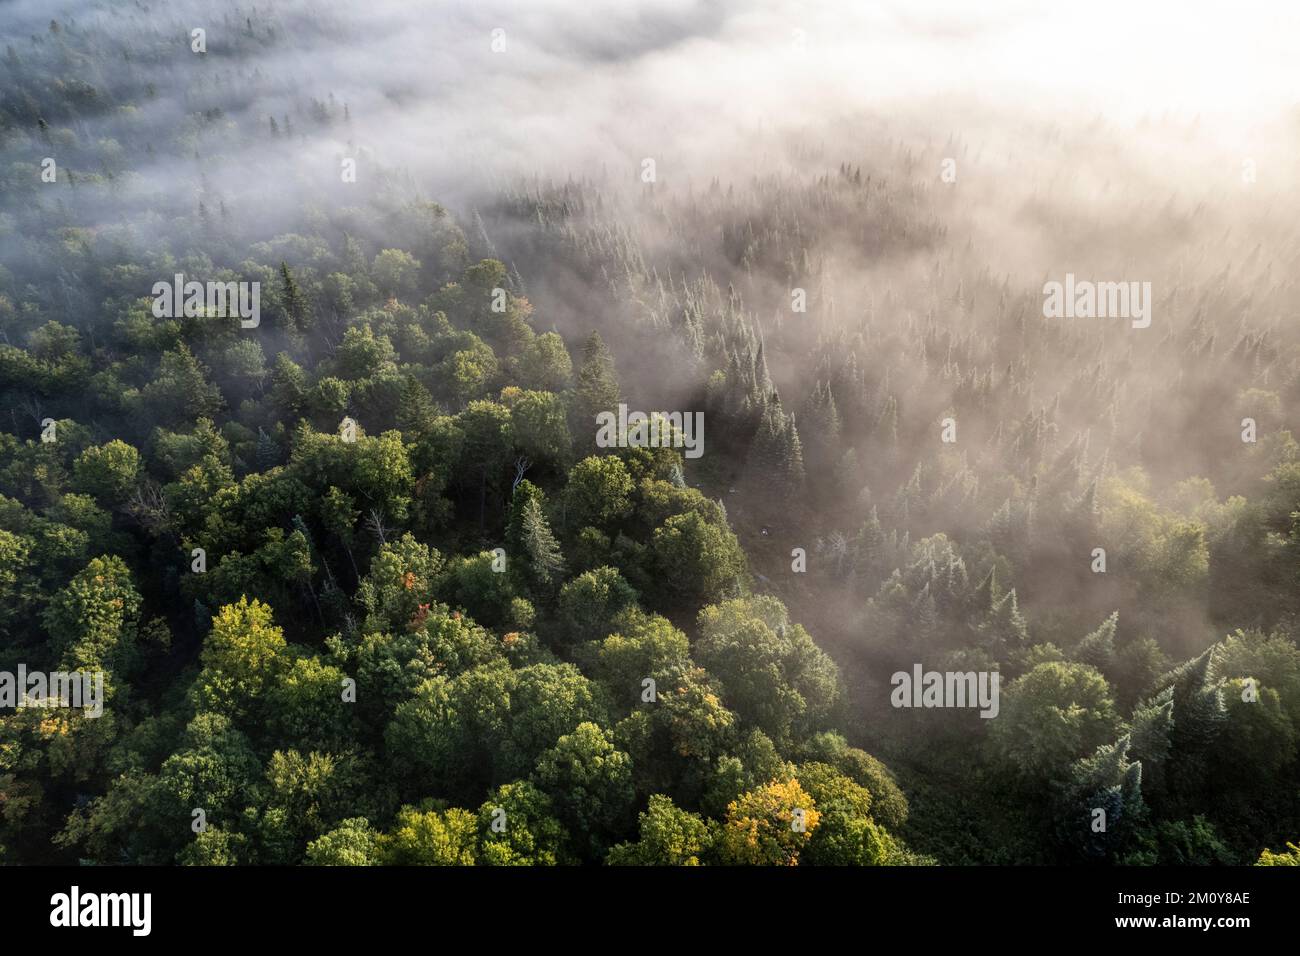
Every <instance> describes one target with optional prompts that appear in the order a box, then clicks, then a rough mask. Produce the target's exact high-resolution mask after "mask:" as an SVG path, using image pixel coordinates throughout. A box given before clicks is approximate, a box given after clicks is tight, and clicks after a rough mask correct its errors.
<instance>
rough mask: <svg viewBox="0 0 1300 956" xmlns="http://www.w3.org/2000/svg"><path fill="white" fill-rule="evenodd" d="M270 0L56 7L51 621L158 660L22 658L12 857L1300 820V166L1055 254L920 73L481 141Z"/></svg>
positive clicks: (31, 33) (12, 395)
mask: <svg viewBox="0 0 1300 956" xmlns="http://www.w3.org/2000/svg"><path fill="white" fill-rule="evenodd" d="M218 7H219V9H220V10H221V13H220V15H210V16H208V18H207V19H206V20H204V21H202V22H205V23H207V24H208V26H207V31H206V49H205V50H203V51H199V52H196V51H195V50H194V49H193V47H192V43H193V42H194V41H193V39H192V35H191V26H192V21H193V22H199V21H195V20H194V18H193V16H190V15H189V13H190V11H188V10H187V11H186V13H185V14H181V13H177V14H175V15H174V16H173V15H171V14H168V13H166V12H164V11H163V10H162V9H161V8H159V9H153V8H147V7H146V6H145V5H141V4H136V5H133V6H131V7H122V8H120V9H115V12H114V15H113V19H112V25H111V26H110V18H108V17H107V16H105V15H104V14H103V12H102V11H98V10H88V11H87V12H86V13H85V15H84V16H82V17H81V18H78V17H77V16H73V15H66V16H56V17H55V18H54V19H51V18H50V17H49V16H48V15H46V14H45V13H44V12H41V11H39V10H36V8H34V7H30V6H23V7H20V8H18V9H17V11H16V12H15V13H14V15H13V20H12V24H13V26H14V29H11V30H10V31H8V32H7V35H6V37H5V39H4V43H5V46H6V48H5V50H4V54H3V57H0V197H2V198H0V671H6V672H16V671H17V670H18V668H19V667H20V666H23V667H25V668H27V669H28V670H32V671H44V672H58V671H67V672H73V671H88V672H102V673H103V674H104V680H105V694H106V700H105V701H104V707H103V716H102V717H99V718H95V719H91V718H87V717H85V716H84V715H83V714H81V713H79V712H76V711H72V710H68V711H60V710H53V709H42V708H36V707H25V708H14V709H0V863H5V864H44V863H76V862H86V863H96V864H121V863H127V864H155V863H182V864H312V865H378V864H439V865H470V864H480V865H520V864H544V865H556V864H578V863H592V864H621V865H647V864H668V865H695V864H705V865H735V864H746V865H789V864H799V865H871V866H875V865H932V864H993V863H1016V864H1041V863H1071V864H1087V863H1114V864H1137V865H1151V864H1173V863H1194V864H1212V863H1234V864H1243V863H1246V864H1248V863H1254V862H1256V861H1261V862H1266V863H1291V864H1295V863H1297V862H1300V851H1297V850H1296V849H1295V847H1293V846H1291V847H1290V848H1289V849H1288V847H1289V844H1290V843H1295V842H1300V762H1298V760H1297V736H1298V735H1300V650H1298V649H1297V644H1296V640H1297V635H1298V634H1300V618H1298V616H1297V615H1298V612H1300V445H1298V444H1297V442H1296V440H1295V439H1294V438H1293V434H1294V433H1295V432H1297V430H1300V420H1297V408H1300V331H1298V329H1297V325H1296V322H1295V306H1296V302H1297V295H1298V291H1297V288H1296V279H1295V276H1296V274H1297V267H1298V266H1300V239H1298V237H1297V234H1296V226H1295V222H1296V220H1295V216H1294V212H1295V208H1294V197H1291V199H1290V204H1289V205H1288V204H1284V203H1281V202H1279V201H1278V197H1277V194H1264V195H1257V196H1256V197H1254V198H1252V199H1250V200H1243V201H1242V203H1241V204H1239V205H1237V206H1230V205H1228V204H1226V203H1225V202H1222V201H1220V202H1216V201H1215V196H1214V194H1213V192H1212V191H1211V192H1210V193H1207V194H1199V193H1196V192H1195V191H1192V190H1182V191H1179V190H1176V189H1173V188H1170V189H1169V190H1168V191H1167V192H1162V193H1160V194H1159V196H1158V197H1156V198H1154V199H1147V198H1142V199H1139V198H1138V192H1139V191H1140V189H1139V187H1137V186H1133V185H1127V186H1125V185H1116V186H1114V187H1113V190H1112V191H1109V192H1107V194H1106V196H1105V198H1101V197H1100V196H1097V195H1094V196H1092V199H1091V200H1090V202H1089V203H1079V204H1076V200H1078V198H1079V196H1081V195H1083V193H1084V192H1086V191H1087V190H1088V189H1090V188H1091V187H1090V186H1087V185H1084V184H1080V183H1078V182H1074V181H1071V182H1070V183H1068V184H1067V185H1066V186H1063V187H1062V191H1061V192H1058V193H1054V194H1052V195H1051V196H1049V195H1047V194H1046V193H1044V192H1032V194H1031V195H1030V196H1029V197H1028V198H1022V199H1021V200H1018V201H1017V203H1015V204H1014V205H1015V208H1016V210H1017V215H1016V216H1015V217H1014V219H1015V221H1016V223H1017V226H1016V228H1017V229H1020V230H1023V232H1024V235H1025V236H1026V237H1027V238H1026V239H1025V245H1026V246H1028V247H1035V248H1037V249H1038V250H1039V251H1040V252H1042V251H1043V250H1047V251H1046V252H1043V255H1044V256H1045V257H1047V258H1050V257H1051V255H1052V254H1054V253H1055V254H1059V255H1058V257H1057V259H1055V260H1053V261H1059V262H1061V263H1064V265H1062V266H1061V267H1060V268H1056V269H1053V271H1052V273H1051V275H1049V276H1046V277H1044V276H1041V275H1039V274H1038V272H1036V271H1035V269H1036V268H1037V266H1038V265H1039V264H1040V262H1041V261H1042V260H1039V259H1034V260H1032V261H1033V266H1029V265H1025V264H1024V263H1019V262H1018V263H1014V264H1013V263H1011V262H1009V261H1008V259H1009V257H1008V256H1005V255H1003V254H1001V253H999V252H998V251H997V250H993V249H990V248H989V247H988V245H987V240H988V236H987V234H986V233H985V232H984V231H982V227H980V226H979V225H978V223H977V220H978V218H979V214H980V211H981V210H982V209H985V204H987V205H989V206H995V205H999V200H998V199H997V198H992V197H990V196H989V194H988V193H986V194H984V196H983V198H981V199H980V200H979V202H978V203H975V202H972V201H970V200H969V199H965V198H962V196H960V195H958V194H957V193H956V191H955V190H954V189H952V188H949V184H946V183H945V182H944V181H943V180H942V179H941V178H940V175H939V170H940V168H941V162H942V160H943V159H944V158H945V157H950V156H955V157H957V161H958V162H959V163H962V164H963V168H968V167H966V166H965V165H964V164H967V163H969V164H970V167H973V168H975V169H978V168H979V163H980V161H981V159H980V157H981V155H982V153H981V152H980V150H978V149H976V148H974V147H971V146H969V145H967V144H966V143H965V142H963V141H962V138H961V137H960V136H959V135H955V136H954V137H952V138H950V139H949V140H948V141H946V142H945V141H943V140H937V141H936V140H933V139H925V138H912V137H909V136H908V135H907V133H906V132H905V131H903V130H901V129H898V128H896V127H893V126H891V125H890V124H888V123H884V122H880V123H878V124H875V125H872V126H870V128H869V131H868V132H869V138H870V139H871V146H870V148H869V149H860V150H848V149H845V150H843V151H841V150H840V148H839V146H838V144H837V143H834V142H832V143H831V144H823V143H822V142H821V141H817V144H814V143H812V142H809V141H808V140H807V139H798V140H794V141H784V140H780V139H776V138H773V139H765V140H763V145H764V149H767V150H769V151H770V152H772V153H775V154H777V155H778V156H779V157H780V158H779V161H777V160H771V161H769V160H768V159H764V160H763V161H762V162H761V163H760V162H759V161H757V160H756V161H755V165H754V166H753V168H731V169H729V170H723V171H716V172H715V174H714V175H710V176H707V177H700V178H694V177H688V176H685V175H682V176H678V177H676V178H674V176H673V174H672V172H671V169H672V167H671V164H670V163H667V162H665V163H663V164H661V169H663V170H664V174H663V176H662V177H661V178H660V179H659V180H657V181H655V180H654V177H651V181H647V179H646V177H645V176H644V175H643V168H637V167H632V168H629V169H628V170H626V171H611V170H609V169H601V168H596V167H594V166H593V168H589V169H578V170H574V171H573V174H572V175H571V176H569V177H568V178H565V177H562V176H557V177H550V176H540V175H530V174H529V171H528V170H525V169H516V170H514V171H513V173H514V174H513V175H509V176H501V177H497V176H495V175H493V176H483V177H482V178H475V179H472V180H470V179H468V178H467V179H466V180H465V181H455V182H452V181H449V180H446V179H445V178H444V177H441V176H440V175H423V174H422V172H421V170H420V168H418V167H417V166H414V165H408V164H405V163H403V162H398V161H389V160H388V159H387V158H386V156H385V154H384V152H383V148H382V143H383V141H382V140H380V139H378V138H376V133H375V132H374V128H375V126H376V125H379V126H383V127H386V128H387V127H391V124H392V123H393V119H392V117H391V115H390V114H385V115H386V117H387V118H386V119H385V120H384V122H383V123H380V124H374V123H372V124H369V125H367V124H366V113H365V111H364V110H363V109H361V108H357V107H354V106H353V105H352V103H351V102H350V101H349V98H348V97H347V96H345V95H343V94H340V93H336V92H335V90H336V89H338V88H339V87H341V86H345V85H346V83H345V81H344V80H342V79H340V80H339V87H329V86H321V87H320V88H315V87H314V86H311V84H309V83H308V82H307V81H305V80H303V81H301V82H300V81H299V80H298V79H297V78H295V76H294V69H293V68H292V67H291V66H286V65H285V64H286V63H293V62H296V61H294V60H293V57H295V56H301V55H303V52H302V51H303V50H304V49H306V48H308V47H310V45H311V43H312V42H313V41H314V40H315V38H316V37H317V36H318V35H328V34H330V31H331V29H333V28H334V27H335V26H336V24H334V23H333V22H332V21H331V20H330V19H329V18H322V19H321V20H319V21H318V20H317V19H315V18H314V17H312V16H311V14H310V11H304V10H303V9H301V8H299V7H297V6H294V5H286V6H285V7H284V8H283V10H282V11H280V12H277V10H276V8H275V7H274V6H272V7H270V8H269V12H268V11H267V10H262V9H260V8H259V9H254V8H252V7H249V8H243V7H237V6H235V5H226V4H220V5H218ZM487 37H488V34H487V33H486V31H485V32H484V39H483V42H484V44H486V43H487ZM385 96H386V98H387V99H388V100H389V101H391V103H395V104H396V106H393V107H392V108H393V109H395V110H398V111H399V114H400V110H401V109H402V104H403V103H404V102H405V101H404V100H403V99H402V95H401V91H392V90H388V91H385ZM387 132H388V134H389V135H394V130H393V129H391V128H388V129H387ZM1061 135H1062V136H1064V135H1065V134H1061ZM1096 135H1097V136H1098V137H1101V138H1105V137H1108V136H1111V135H1113V134H1112V132H1110V131H1106V130H1102V131H1100V132H1098V133H1097V134H1096ZM47 159H49V160H53V165H52V166H51V165H50V164H49V163H47V162H45V161H46V160H47ZM349 161H351V164H352V165H351V166H349ZM1010 178H1012V179H1013V180H1014V179H1015V178H1016V177H1015V176H1014V175H1011V177H1010ZM1026 178H1027V179H1032V175H1031V174H1029V173H1026ZM1117 179H1118V177H1117ZM959 182H964V180H959ZM443 185H446V188H447V193H448V195H442V194H441V193H440V191H439V187H440V186H443ZM999 188H1002V187H999ZM1141 188H1142V189H1144V188H1145V187H1141ZM1142 195H1143V197H1146V196H1147V194H1146V193H1145V192H1143V193H1142ZM1062 196H1068V197H1070V198H1069V199H1068V200H1067V199H1064V198H1062ZM1125 199H1131V200H1133V202H1132V203H1131V204H1130V205H1129V207H1128V211H1127V212H1126V213H1125V214H1124V218H1123V221H1122V227H1123V228H1122V230H1111V229H1110V227H1117V226H1118V225H1120V220H1119V219H1118V216H1119V214H1118V213H1117V212H1116V210H1117V209H1118V208H1119V206H1120V205H1121V203H1122V202H1123V201H1124V200H1125ZM1006 205H1007V208H1010V207H1011V205H1012V204H1011V203H1010V202H1009V201H1007V203H1006ZM1009 218H1011V217H1009ZM1066 236H1068V238H1063V237H1066ZM1047 237H1051V238H1047ZM1135 261H1136V262H1140V263H1141V265H1140V267H1139V271H1138V273H1137V274H1140V275H1141V276H1142V277H1144V278H1147V279H1150V280H1151V282H1152V285H1153V287H1154V288H1155V289H1156V293H1155V305H1154V314H1155V319H1154V321H1153V322H1152V324H1151V326H1150V327H1149V328H1137V327H1130V324H1129V323H1128V321H1127V320H1123V319H1119V320H1115V319H1099V320H1094V321H1088V320H1080V321H1079V322H1076V323H1073V324H1072V323H1068V322H1059V321H1057V322H1053V321H1051V320H1048V319H1045V318H1044V313H1043V308H1042V306H1043V293H1042V289H1043V282H1044V281H1045V279H1046V278H1059V277H1061V276H1062V275H1064V273H1065V271H1066V266H1069V268H1070V269H1072V270H1073V271H1075V272H1079V273H1080V274H1083V273H1087V272H1088V271H1089V269H1092V270H1093V271H1094V272H1096V271H1101V272H1102V273H1104V271H1105V269H1107V268H1111V267H1113V265H1114V264H1115V263H1117V262H1128V263H1131V262H1135ZM177 275H179V276H182V277H183V280H181V281H184V280H197V281H199V282H202V283H208V282H217V283H226V282H231V283H245V284H252V283H256V284H257V287H258V288H259V289H260V315H259V316H258V317H257V319H258V321H256V323H255V324H253V325H251V326H250V325H249V323H248V321H241V318H244V319H247V317H246V316H243V317H241V315H239V314H237V313H236V312H235V311H234V310H233V309H230V308H226V309H213V308H210V307H209V306H207V305H204V306H202V307H196V308H194V309H182V308H180V307H179V306H178V307H177V308H175V309H172V310H171V311H172V312H173V313H174V314H171V315H159V309H158V304H157V301H156V300H157V297H158V296H157V293H156V292H155V291H153V290H154V289H155V285H156V284H157V283H160V282H161V283H168V284H170V283H172V281H173V278H174V277H176V276H177ZM795 303H798V304H795ZM801 306H802V307H801ZM187 313H188V314H187ZM620 404H624V405H626V406H628V407H630V408H632V409H640V410H643V411H644V412H647V413H649V412H654V411H655V410H660V409H663V410H669V411H680V412H686V413H694V412H700V413H702V416H703V419H702V420H703V423H704V430H703V433H702V434H703V438H702V449H703V453H702V454H701V455H700V456H699V457H698V458H695V457H691V456H688V455H686V454H684V451H685V449H684V448H683V447H681V445H680V443H678V446H677V447H673V444H672V443H671V442H665V443H663V446H662V447H603V445H604V444H605V443H601V442H598V427H597V422H598V421H599V416H600V415H601V414H602V413H607V412H614V413H617V410H618V408H619V406H620ZM1247 421H1249V422H1250V425H1249V426H1247V424H1246V423H1247ZM1247 432H1249V435H1247ZM678 437H680V436H678ZM1099 550H1100V551H1101V552H1102V556H1101V558H1100V566H1099V564H1098V562H1099V558H1098V551H1099ZM915 665H920V666H922V667H923V668H924V669H926V670H938V671H951V672H978V673H983V674H995V675H999V676H1000V679H1001V689H1002V694H1001V700H1000V708H999V709H998V711H997V713H996V714H995V715H994V716H993V717H992V718H991V719H983V718H982V717H981V715H980V714H979V713H978V712H977V711H975V710H972V709H938V710H929V709H911V708H908V707H902V708H900V707H899V706H898V705H897V704H896V703H891V675H896V674H897V673H899V672H904V673H910V672H911V671H912V669H913V667H914V666H915ZM1098 809H1101V810H1104V818H1105V820H1106V821H1107V825H1106V826H1105V827H1104V828H1102V829H1100V830H1098V829H1097V827H1096V826H1095V821H1096V819H1097V816H1096V811H1097V810H1098Z"/></svg>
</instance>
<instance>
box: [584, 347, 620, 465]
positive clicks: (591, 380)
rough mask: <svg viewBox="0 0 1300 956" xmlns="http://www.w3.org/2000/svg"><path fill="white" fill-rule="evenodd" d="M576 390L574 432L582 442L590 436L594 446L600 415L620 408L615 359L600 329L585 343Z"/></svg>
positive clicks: (590, 443)
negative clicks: (599, 331) (597, 416)
mask: <svg viewBox="0 0 1300 956" xmlns="http://www.w3.org/2000/svg"><path fill="white" fill-rule="evenodd" d="M575 391H576V394H575V396H574V403H573V408H574V422H573V432H574V434H575V435H577V436H579V440H580V441H581V436H583V435H587V436H590V439H589V441H588V442H587V444H588V445H589V446H592V447H594V445H595V441H596V415H597V414H599V413H600V412H613V411H616V410H617V408H618V402H619V387H618V375H617V373H616V372H615V370H614V358H613V356H612V355H610V353H609V349H607V348H606V347H605V343H604V342H603V341H602V340H601V337H600V334H599V333H598V332H592V333H591V335H590V336H588V338H587V341H586V342H585V343H584V344H583V346H582V367H581V368H580V369H579V370H578V385H577V388H576V390H575Z"/></svg>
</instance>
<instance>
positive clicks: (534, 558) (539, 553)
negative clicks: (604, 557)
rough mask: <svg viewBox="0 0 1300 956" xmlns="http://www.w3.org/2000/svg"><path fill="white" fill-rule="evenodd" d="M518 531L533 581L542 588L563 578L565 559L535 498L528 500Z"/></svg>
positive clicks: (525, 503)
mask: <svg viewBox="0 0 1300 956" xmlns="http://www.w3.org/2000/svg"><path fill="white" fill-rule="evenodd" d="M520 531H521V534H522V539H523V540H522V544H523V549H524V553H525V554H526V555H527V556H528V566H529V569H530V571H531V573H532V577H533V579H534V581H536V582H537V583H538V584H540V585H542V586H543V587H545V586H548V585H550V584H552V583H554V582H555V581H558V580H559V579H560V578H561V577H563V576H564V558H563V556H562V555H561V554H560V546H559V544H558V543H557V542H556V540H555V535H553V534H552V533H551V526H550V525H549V524H547V523H546V515H544V514H542V506H541V504H540V503H539V501H538V499H537V498H536V497H532V496H530V497H528V498H527V499H526V500H525V502H524V506H523V510H522V515H521V517H520Z"/></svg>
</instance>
